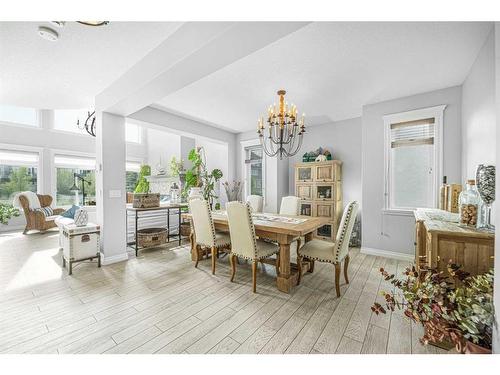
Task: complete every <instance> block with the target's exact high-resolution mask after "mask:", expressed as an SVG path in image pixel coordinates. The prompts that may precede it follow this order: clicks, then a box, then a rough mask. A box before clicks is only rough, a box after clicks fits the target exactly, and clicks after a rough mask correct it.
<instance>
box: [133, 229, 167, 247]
mask: <svg viewBox="0 0 500 375" xmlns="http://www.w3.org/2000/svg"><path fill="white" fill-rule="evenodd" d="M167 239H168V229H166V228H147V229H140V230H138V231H137V244H138V245H139V247H152V246H160V245H163V244H166V243H167Z"/></svg>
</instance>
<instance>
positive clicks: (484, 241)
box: [414, 208, 495, 275]
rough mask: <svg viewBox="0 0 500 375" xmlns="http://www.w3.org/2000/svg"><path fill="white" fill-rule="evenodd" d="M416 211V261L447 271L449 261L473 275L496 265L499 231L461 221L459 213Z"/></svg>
mask: <svg viewBox="0 0 500 375" xmlns="http://www.w3.org/2000/svg"><path fill="white" fill-rule="evenodd" d="M414 215H415V228H416V230H415V264H416V267H417V269H419V268H420V267H421V266H423V265H426V266H428V267H432V268H437V269H438V270H440V271H446V269H447V265H448V262H450V261H451V262H453V263H455V264H460V265H462V270H464V271H466V272H469V273H470V274H471V275H477V274H482V273H485V272H487V271H488V270H489V269H490V268H492V267H493V261H494V244H495V235H494V233H491V232H486V231H480V230H477V229H475V228H471V227H463V226H460V225H459V224H458V214H452V213H450V212H447V211H443V210H438V209H429V208H417V209H416V210H415V211H414Z"/></svg>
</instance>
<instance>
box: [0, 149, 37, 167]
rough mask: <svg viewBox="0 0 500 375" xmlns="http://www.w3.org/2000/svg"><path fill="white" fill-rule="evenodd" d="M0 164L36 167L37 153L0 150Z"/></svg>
mask: <svg viewBox="0 0 500 375" xmlns="http://www.w3.org/2000/svg"><path fill="white" fill-rule="evenodd" d="M0 164H7V165H19V166H25V167H28V166H29V167H36V166H38V153H37V152H29V151H11V150H0Z"/></svg>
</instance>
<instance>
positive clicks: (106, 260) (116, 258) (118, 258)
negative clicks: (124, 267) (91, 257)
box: [101, 253, 128, 266]
mask: <svg viewBox="0 0 500 375" xmlns="http://www.w3.org/2000/svg"><path fill="white" fill-rule="evenodd" d="M125 260H128V253H124V254H116V255H113V256H110V257H106V256H105V255H104V254H103V253H101V263H102V265H103V266H107V265H110V264H113V263H118V262H123V261H125Z"/></svg>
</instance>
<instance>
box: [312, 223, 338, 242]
mask: <svg viewBox="0 0 500 375" xmlns="http://www.w3.org/2000/svg"><path fill="white" fill-rule="evenodd" d="M335 234H336V233H335V225H334V224H333V223H327V224H325V225H323V226H322V227H319V228H318V229H316V230H315V231H314V237H316V238H319V239H322V240H326V241H333V240H334V239H335Z"/></svg>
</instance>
